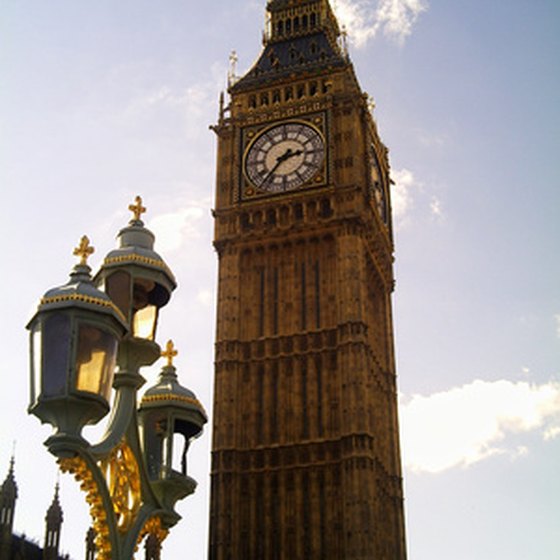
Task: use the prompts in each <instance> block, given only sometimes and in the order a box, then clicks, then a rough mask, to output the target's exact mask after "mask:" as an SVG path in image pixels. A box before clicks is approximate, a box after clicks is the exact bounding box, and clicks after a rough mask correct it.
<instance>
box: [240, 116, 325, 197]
mask: <svg viewBox="0 0 560 560" xmlns="http://www.w3.org/2000/svg"><path fill="white" fill-rule="evenodd" d="M324 159H325V142H324V140H323V137H322V135H321V133H320V132H319V131H318V130H317V129H316V128H315V127H313V126H311V125H308V124H306V123H302V122H286V123H282V124H279V125H276V126H273V127H272V128H269V129H268V130H265V131H264V132H262V133H261V134H259V135H258V136H257V137H256V138H255V139H254V140H253V141H252V143H251V144H250V145H249V148H248V149H247V152H246V154H245V161H244V170H245V175H246V177H247V179H249V181H250V182H251V183H252V184H253V185H254V186H255V187H256V188H257V189H259V190H261V191H265V192H270V193H278V192H285V191H291V190H293V189H297V188H298V187H300V186H302V185H303V184H305V183H307V182H308V181H310V180H311V179H313V178H314V177H315V176H316V175H317V174H318V172H319V171H320V169H321V168H322V165H323V161H324Z"/></svg>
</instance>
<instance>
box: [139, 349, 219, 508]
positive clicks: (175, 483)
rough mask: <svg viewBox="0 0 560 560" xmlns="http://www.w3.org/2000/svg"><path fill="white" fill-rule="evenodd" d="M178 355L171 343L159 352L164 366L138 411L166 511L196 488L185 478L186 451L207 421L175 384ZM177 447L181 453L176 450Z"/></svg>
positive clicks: (200, 408) (153, 477)
mask: <svg viewBox="0 0 560 560" xmlns="http://www.w3.org/2000/svg"><path fill="white" fill-rule="evenodd" d="M177 354H178V352H177V350H176V349H175V347H174V345H173V342H172V341H171V340H170V341H169V342H168V343H167V346H166V349H165V351H164V352H162V356H164V357H165V358H167V365H166V366H165V367H164V368H163V369H162V371H161V373H160V375H159V379H158V381H157V383H156V384H155V385H154V386H153V387H151V388H150V389H148V390H147V391H146V392H145V393H144V396H143V397H142V402H141V404H140V410H139V416H140V424H141V426H142V428H143V430H142V431H143V435H144V441H143V443H144V454H145V458H146V465H147V467H148V476H149V477H150V481H152V487H153V488H154V489H155V491H156V493H157V494H158V496H159V497H160V499H161V500H162V501H163V502H164V503H165V505H166V507H167V509H168V510H169V511H172V510H173V508H174V507H175V503H176V502H177V500H180V499H182V498H184V497H186V496H188V495H189V494H192V493H193V492H194V490H195V488H196V481H195V480H193V479H192V478H191V477H189V476H188V475H187V451H188V449H189V445H190V443H191V441H192V440H193V439H195V438H197V437H198V436H199V435H200V434H201V433H202V428H203V426H204V424H206V422H207V421H208V417H207V416H206V412H205V411H204V407H203V406H202V405H201V404H200V402H199V401H198V399H197V398H196V396H195V395H194V393H193V392H192V391H190V390H189V389H186V388H185V387H183V386H182V385H180V383H179V381H178V378H177V370H176V368H175V366H174V365H173V359H174V358H175V356H177ZM177 436H179V437H177ZM181 440H182V441H181ZM179 444H182V449H176V446H178V445H179Z"/></svg>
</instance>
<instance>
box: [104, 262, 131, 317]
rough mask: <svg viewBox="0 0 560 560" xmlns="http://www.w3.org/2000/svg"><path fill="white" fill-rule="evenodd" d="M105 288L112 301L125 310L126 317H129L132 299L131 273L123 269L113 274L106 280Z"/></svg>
mask: <svg viewBox="0 0 560 560" xmlns="http://www.w3.org/2000/svg"><path fill="white" fill-rule="evenodd" d="M105 289H106V290H107V295H108V296H109V297H110V298H111V300H112V302H113V303H114V304H115V305H116V306H117V307H118V308H119V309H120V310H121V311H122V312H123V314H124V316H125V317H128V312H129V308H130V299H131V293H130V292H131V290H130V275H129V274H127V273H126V272H122V271H118V272H115V273H113V274H111V275H110V276H109V277H108V278H107V279H106V280H105Z"/></svg>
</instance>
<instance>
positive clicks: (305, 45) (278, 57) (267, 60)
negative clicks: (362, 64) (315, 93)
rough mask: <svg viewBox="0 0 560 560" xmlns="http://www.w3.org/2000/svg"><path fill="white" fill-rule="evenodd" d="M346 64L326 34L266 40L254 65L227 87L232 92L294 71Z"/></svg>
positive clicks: (317, 71) (310, 71)
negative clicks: (277, 40) (284, 39)
mask: <svg viewBox="0 0 560 560" xmlns="http://www.w3.org/2000/svg"><path fill="white" fill-rule="evenodd" d="M347 64H348V62H347V60H346V59H345V58H344V56H343V55H342V53H340V52H339V50H338V49H334V48H333V47H332V45H331V43H330V41H329V39H328V38H327V36H326V34H325V33H323V32H321V31H319V32H317V33H314V34H312V35H305V36H302V37H294V38H292V39H289V40H286V41H281V42H276V43H269V44H268V45H266V47H265V48H264V50H263V52H262V53H261V55H260V57H259V59H258V60H257V62H256V63H255V64H254V66H253V67H252V68H251V69H250V70H249V72H247V74H245V76H243V78H241V79H240V80H239V81H238V82H236V83H235V84H234V85H233V86H232V87H231V88H230V89H231V91H232V92H237V91H242V90H243V89H246V88H249V87H254V86H259V85H261V84H263V85H264V84H266V83H268V82H270V81H272V80H277V79H280V78H286V77H289V76H292V75H293V74H298V75H304V74H320V73H322V72H323V71H325V70H327V69H331V68H342V67H344V66H346V65H347Z"/></svg>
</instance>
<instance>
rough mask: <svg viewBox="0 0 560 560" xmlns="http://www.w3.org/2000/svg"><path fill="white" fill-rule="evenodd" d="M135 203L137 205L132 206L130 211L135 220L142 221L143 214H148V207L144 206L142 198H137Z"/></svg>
mask: <svg viewBox="0 0 560 560" xmlns="http://www.w3.org/2000/svg"><path fill="white" fill-rule="evenodd" d="M134 201H135V202H136V204H130V205H129V207H128V209H129V210H130V211H131V212H132V213H133V214H134V220H135V221H137V222H138V221H140V220H141V218H142V214H144V213H145V212H146V207H145V206H142V197H141V196H137V197H136V198H135V199H134Z"/></svg>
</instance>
